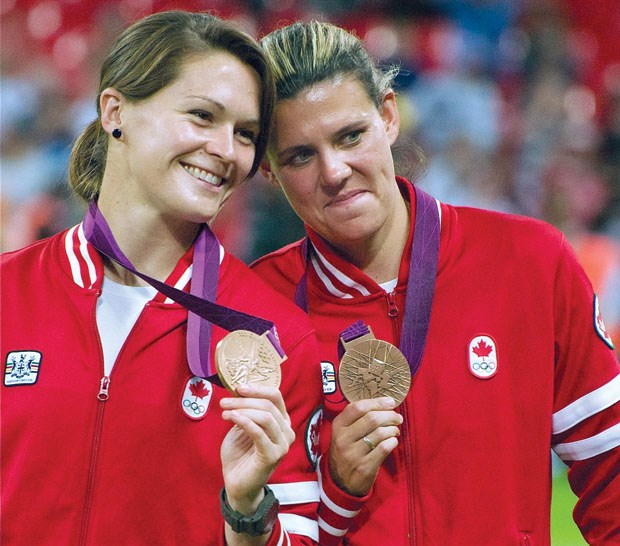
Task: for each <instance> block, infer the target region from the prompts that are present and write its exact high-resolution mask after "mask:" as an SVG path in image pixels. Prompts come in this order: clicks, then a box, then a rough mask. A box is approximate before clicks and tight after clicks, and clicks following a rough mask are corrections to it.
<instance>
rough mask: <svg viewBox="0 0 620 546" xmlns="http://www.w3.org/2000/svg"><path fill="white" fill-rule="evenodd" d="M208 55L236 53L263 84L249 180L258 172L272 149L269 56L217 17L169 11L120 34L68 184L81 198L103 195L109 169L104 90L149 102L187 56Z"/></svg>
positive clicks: (73, 158) (173, 77)
mask: <svg viewBox="0 0 620 546" xmlns="http://www.w3.org/2000/svg"><path fill="white" fill-rule="evenodd" d="M208 51H226V52H228V53H231V54H232V55H234V56H235V57H237V58H238V59H239V60H240V61H241V62H243V63H244V64H246V65H248V66H250V67H251V68H252V69H254V71H255V72H256V73H257V74H258V76H259V78H260V80H261V84H262V96H261V106H260V125H261V126H260V132H259V135H258V141H257V143H256V150H255V157H254V163H253V165H252V169H251V171H250V174H249V176H252V175H253V174H254V173H255V172H256V170H257V169H258V166H259V165H260V162H261V160H262V158H263V155H264V153H265V150H266V148H267V142H268V139H269V133H270V129H271V124H272V117H273V106H274V100H275V91H274V82H273V77H272V74H271V70H270V68H269V63H268V61H267V59H266V57H265V54H264V52H263V51H262V49H261V48H260V46H259V45H258V44H257V42H256V41H255V40H254V39H253V38H252V37H251V36H250V35H248V34H246V33H245V32H242V31H241V30H239V29H237V28H235V27H234V26H232V25H231V24H230V23H228V22H226V21H223V20H222V19H220V18H218V17H215V16H213V15H209V14H206V13H192V12H187V11H164V12H159V13H155V14H153V15H150V16H148V17H145V18H143V19H140V20H139V21H137V22H136V23H134V24H133V25H131V26H130V27H128V28H127V29H126V30H125V31H124V32H123V33H121V35H120V36H119V37H118V39H117V40H116V42H115V44H114V46H113V48H112V50H111V52H110V54H109V55H108V57H107V58H106V59H105V61H104V63H103V65H102V67H101V73H100V78H99V91H98V94H97V114H98V115H97V119H95V120H94V121H93V122H91V123H90V125H88V126H87V127H86V129H85V130H84V131H83V132H82V134H81V135H80V136H79V137H78V139H77V140H76V142H75V144H74V146H73V150H72V152H71V158H70V164H69V183H70V185H71V187H72V188H73V190H74V191H75V192H76V193H77V194H78V195H79V196H80V197H81V198H82V199H84V200H85V201H91V200H93V199H96V198H97V197H98V195H99V191H100V189H101V181H102V179H103V172H104V170H105V163H106V155H107V151H108V139H109V136H108V135H107V134H106V132H105V131H104V130H103V127H102V126H101V122H100V116H101V110H100V106H99V95H100V94H101V92H102V91H103V90H104V89H106V88H108V87H113V88H115V89H116V90H118V91H119V92H120V93H122V94H123V96H124V97H125V98H127V99H129V100H132V101H140V100H144V99H146V98H148V97H150V96H151V95H153V94H155V93H157V92H158V91H159V90H161V89H162V88H164V87H166V86H167V85H169V84H171V83H172V82H174V81H175V80H176V78H177V77H178V75H179V73H180V70H181V65H182V63H183V62H184V61H185V60H186V59H187V58H189V57H192V56H196V55H200V54H204V53H205V52H208Z"/></svg>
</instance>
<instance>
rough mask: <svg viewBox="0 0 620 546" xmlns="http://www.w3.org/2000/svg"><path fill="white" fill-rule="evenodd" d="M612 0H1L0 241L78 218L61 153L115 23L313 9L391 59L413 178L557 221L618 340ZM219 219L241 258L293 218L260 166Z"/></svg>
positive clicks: (81, 118) (442, 194) (443, 191)
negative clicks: (415, 152)
mask: <svg viewBox="0 0 620 546" xmlns="http://www.w3.org/2000/svg"><path fill="white" fill-rule="evenodd" d="M615 3H616V2H615V0H599V1H598V2H595V3H583V2H579V0H417V1H413V0H409V1H398V0H348V1H343V0H310V1H302V0H282V1H277V0H245V1H237V2H230V1H228V0H203V1H198V0H177V1H164V0H115V1H112V2H110V1H102V0H83V1H78V0H12V1H11V0H7V1H6V2H5V1H3V2H2V5H1V7H0V15H1V21H2V22H1V25H2V26H1V40H2V42H1V71H2V78H1V83H0V104H1V111H0V169H1V171H0V173H1V179H0V184H1V186H0V212H1V226H0V227H1V232H0V250H2V251H7V250H11V249H15V248H19V247H21V246H24V245H26V244H28V243H29V242H32V241H34V240H36V239H39V238H41V237H44V236H46V235H49V234H52V233H55V232H57V231H59V230H61V229H63V228H65V227H67V226H69V225H72V224H74V223H77V222H78V221H79V219H80V218H81V216H82V213H83V211H82V209H81V208H80V205H79V204H78V203H77V201H74V200H73V199H71V197H70V196H69V194H68V190H67V186H66V177H67V173H66V170H65V169H66V167H65V166H66V165H67V163H68V155H69V151H70V148H71V143H72V141H73V139H74V138H75V136H76V135H77V134H79V132H80V131H81V130H82V128H83V127H84V126H85V125H86V124H87V123H88V122H89V121H90V120H91V119H93V118H94V116H95V97H94V93H95V91H94V90H95V88H96V82H97V78H98V74H96V73H95V72H94V70H95V67H97V66H99V64H100V60H101V59H102V57H103V56H104V55H105V54H106V52H105V51H103V50H102V47H103V46H102V44H106V43H109V42H110V37H111V36H112V35H115V34H116V33H117V32H118V30H119V29H120V28H122V27H123V26H124V25H126V24H127V23H128V22H130V21H133V20H135V19H136V18H138V17H140V16H142V15H145V14H147V13H151V12H155V11H161V10H163V9H173V8H183V9H193V10H210V11H213V12H215V13H217V14H219V15H221V16H223V17H225V18H230V19H234V20H236V21H237V22H238V24H239V25H240V26H242V28H244V29H245V30H248V31H249V32H250V33H251V34H253V35H255V36H257V37H260V36H262V35H264V34H266V33H267V32H269V31H270V30H272V29H274V28H275V27H277V26H279V25H281V24H284V23H288V22H292V21H294V20H297V19H306V20H307V19H321V20H327V21H332V22H335V23H337V24H340V25H342V26H344V27H345V28H348V29H352V30H354V31H355V32H356V33H357V34H358V35H359V36H360V37H362V38H363V39H364V41H365V43H366V44H367V46H368V47H369V49H370V51H371V52H372V53H373V55H374V56H375V57H376V58H378V59H380V60H381V61H382V62H385V63H387V64H398V65H400V66H401V71H400V74H399V76H398V78H397V84H398V89H397V92H398V98H399V108H400V110H401V118H402V120H403V129H404V130H403V131H402V135H401V137H400V141H399V142H397V146H396V149H397V151H398V152H399V154H398V155H399V159H400V160H401V162H402V163H403V165H409V166H410V167H411V173H410V174H411V176H412V177H414V178H417V179H419V184H420V185H421V187H423V188H424V189H426V190H427V191H429V192H430V193H432V194H433V195H434V196H436V197H437V198H439V199H441V200H443V201H445V202H448V203H452V204H460V205H472V206H478V207H483V208H488V209H494V210H501V211H506V212H515V213H521V214H526V215H530V216H534V217H538V218H542V219H545V220H547V221H549V222H551V223H553V224H555V225H556V226H558V227H559V228H560V229H562V230H563V231H564V232H565V234H566V235H567V237H568V238H569V240H570V241H571V243H572V244H573V246H574V247H575V249H576V250H577V253H578V255H579V257H580V259H581V260H582V263H583V264H584V267H585V268H586V270H587V271H588V273H589V275H590V277H591V279H592V281H593V284H594V286H595V290H596V291H597V292H598V293H599V294H600V296H601V301H602V306H604V307H603V308H602V311H603V316H604V317H605V322H606V324H607V327H608V329H610V330H611V333H612V337H613V338H614V339H615V340H618V339H620V51H619V50H618V48H617V47H616V48H614V39H617V36H618V34H619V32H620V11H619V10H617V9H614V4H615ZM412 142H415V143H416V144H417V145H419V146H420V148H421V149H422V150H423V152H424V155H425V156H426V163H425V165H423V166H421V165H420V164H419V162H418V161H417V160H416V158H412V157H411V153H410V152H411V151H412ZM401 150H402V153H400V151H401ZM421 167H422V168H421ZM240 208H242V209H243V210H244V212H245V213H244V214H238V211H239V210H240ZM240 219H243V220H240ZM282 226H285V227H284V228H283V227H282ZM215 230H216V231H217V233H218V235H219V236H220V238H221V239H223V241H224V243H225V245H226V246H227V248H228V249H229V250H231V251H232V252H233V253H235V254H237V256H239V257H240V258H241V259H242V260H244V261H246V262H249V261H251V260H253V259H255V258H256V257H258V256H260V255H262V254H264V253H265V252H268V251H270V250H273V249H274V248H276V247H279V246H281V245H282V244H284V243H287V242H289V241H292V240H295V239H297V238H299V237H300V236H301V235H302V233H303V229H302V226H301V224H300V222H299V220H298V219H297V218H296V216H295V215H294V213H293V212H292V210H291V209H290V207H289V206H288V204H287V203H286V200H285V199H284V197H283V195H282V194H281V193H280V192H279V191H278V190H277V189H276V188H274V187H272V186H270V185H269V184H268V182H267V181H266V180H264V179H263V178H262V177H261V176H260V175H256V177H255V178H254V180H252V181H251V182H248V183H247V184H246V185H245V186H244V187H243V188H242V189H241V190H239V191H237V192H236V193H235V195H234V196H233V198H232V199H231V203H230V204H229V205H228V206H227V207H226V208H225V209H224V211H223V212H222V214H221V215H220V216H219V217H218V219H217V221H216V224H215ZM490 256H491V254H490ZM483 266H484V264H481V267H483ZM616 342H617V341H616Z"/></svg>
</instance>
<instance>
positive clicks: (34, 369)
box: [4, 351, 41, 387]
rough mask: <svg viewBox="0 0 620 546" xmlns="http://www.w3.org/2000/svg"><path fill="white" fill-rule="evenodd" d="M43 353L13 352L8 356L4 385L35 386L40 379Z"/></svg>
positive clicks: (5, 365)
mask: <svg viewBox="0 0 620 546" xmlns="http://www.w3.org/2000/svg"><path fill="white" fill-rule="evenodd" d="M40 368H41V353H40V352H39V351H13V352H10V353H9V354H7V355H6V363H5V364H4V385H5V386H7V387H13V386H15V385H34V384H35V383H36V382H37V379H39V370H40Z"/></svg>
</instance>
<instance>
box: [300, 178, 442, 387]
mask: <svg viewBox="0 0 620 546" xmlns="http://www.w3.org/2000/svg"><path fill="white" fill-rule="evenodd" d="M413 190H414V192H415V196H416V213H415V226H414V231H413V244H412V246H413V248H412V251H411V259H410V261H409V278H408V281H407V292H406V296H405V315H404V317H403V326H402V333H401V336H400V346H399V349H400V350H401V352H402V353H403V354H404V355H405V358H406V359H407V362H408V363H409V368H410V369H411V376H412V377H413V375H414V374H415V373H416V372H417V371H418V368H419V367H420V363H421V362H422V355H423V354H424V348H425V346H426V335H427V333H428V326H429V324H430V316H431V308H432V305H433V296H434V293H435V278H436V276H437V260H438V258H439V233H440V228H441V226H440V222H439V211H438V210H437V203H436V201H435V199H434V198H433V197H431V196H430V195H428V194H427V193H426V192H424V191H422V190H420V189H419V188H416V187H415V186H414V187H413ZM302 252H303V254H304V257H305V259H306V268H307V267H308V263H309V261H310V260H309V258H310V252H311V245H310V243H309V241H308V238H307V237H306V239H305V240H304V242H303V243H302ZM307 283H308V280H307V274H306V272H304V274H303V275H302V278H301V279H300V281H299V283H298V285H297V289H296V291H295V303H297V305H298V306H299V307H301V308H302V309H303V310H304V311H306V312H308V309H309V307H308V295H307ZM368 332H369V329H368V326H366V325H365V324H364V322H363V321H357V322H355V323H353V324H352V325H351V326H349V327H348V328H347V329H346V330H345V331H344V332H342V334H341V335H340V337H342V339H343V340H344V341H351V340H353V339H356V338H358V337H360V336H362V335H364V334H367V333H368Z"/></svg>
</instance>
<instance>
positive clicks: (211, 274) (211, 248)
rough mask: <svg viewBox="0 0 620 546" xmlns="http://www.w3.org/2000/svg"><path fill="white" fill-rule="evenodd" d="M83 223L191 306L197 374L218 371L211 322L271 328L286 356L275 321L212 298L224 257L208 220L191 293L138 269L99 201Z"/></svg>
mask: <svg viewBox="0 0 620 546" xmlns="http://www.w3.org/2000/svg"><path fill="white" fill-rule="evenodd" d="M82 225H83V228H84V234H85V236H86V239H87V240H88V242H89V243H90V244H91V245H93V246H94V247H95V248H96V249H97V250H98V251H99V252H100V253H101V254H103V255H105V256H107V257H108V258H110V259H111V260H114V261H115V262H116V263H118V264H120V265H121V266H123V267H124V268H125V269H127V270H129V271H131V272H132V273H133V274H134V275H136V276H138V277H140V278H141V279H143V280H145V281H146V282H148V283H149V284H150V285H151V286H154V287H155V288H156V289H157V290H158V291H159V292H161V293H162V294H164V295H165V296H167V297H169V298H170V299H172V300H174V301H175V302H177V303H179V304H180V305H182V306H183V307H185V308H186V309H187V310H188V314H187V361H188V363H189V367H190V370H191V372H192V373H193V374H194V375H197V376H199V377H210V376H212V375H215V374H216V373H217V372H216V370H215V367H214V366H213V364H212V363H211V358H210V347H211V324H216V325H217V326H220V327H221V328H224V329H225V330H228V331H229V332H231V331H234V330H249V331H250V332H254V333H255V334H258V335H262V334H264V333H265V332H267V338H268V339H269V341H271V343H272V344H273V345H274V347H275V348H276V350H277V351H278V353H279V354H280V356H284V351H283V350H282V347H281V346H280V342H279V341H278V338H277V334H276V330H275V326H274V324H273V323H272V322H269V321H267V320H264V319H261V318H259V317H255V316H253V315H248V314H246V313H243V312H241V311H236V310H234V309H230V308H229V307H224V306H223V305H219V304H217V303H214V302H213V301H210V300H214V299H215V294H216V291H217V280H218V277H219V264H220V260H219V242H218V240H217V238H216V237H215V235H214V234H213V232H212V231H211V230H210V229H209V227H208V226H207V225H206V224H204V225H203V226H202V227H201V229H200V232H199V233H198V236H197V238H196V242H195V243H194V257H193V264H192V282H191V288H190V292H189V293H188V292H183V290H178V289H177V288H174V287H173V286H170V285H169V284H166V283H164V282H161V281H158V280H157V279H154V278H152V277H149V276H148V275H145V274H144V273H141V272H140V271H138V270H137V269H136V268H135V267H134V266H133V265H132V263H131V262H130V261H129V259H128V258H127V256H125V254H123V251H122V250H121V249H120V248H119V246H118V244H117V242H116V240H115V239H114V235H112V230H111V229H110V226H109V225H108V223H107V221H106V219H105V218H104V217H103V214H101V211H100V210H99V207H98V206H97V203H96V202H95V201H91V203H90V205H89V206H88V210H87V211H86V215H85V216H84V220H83V222H82Z"/></svg>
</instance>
